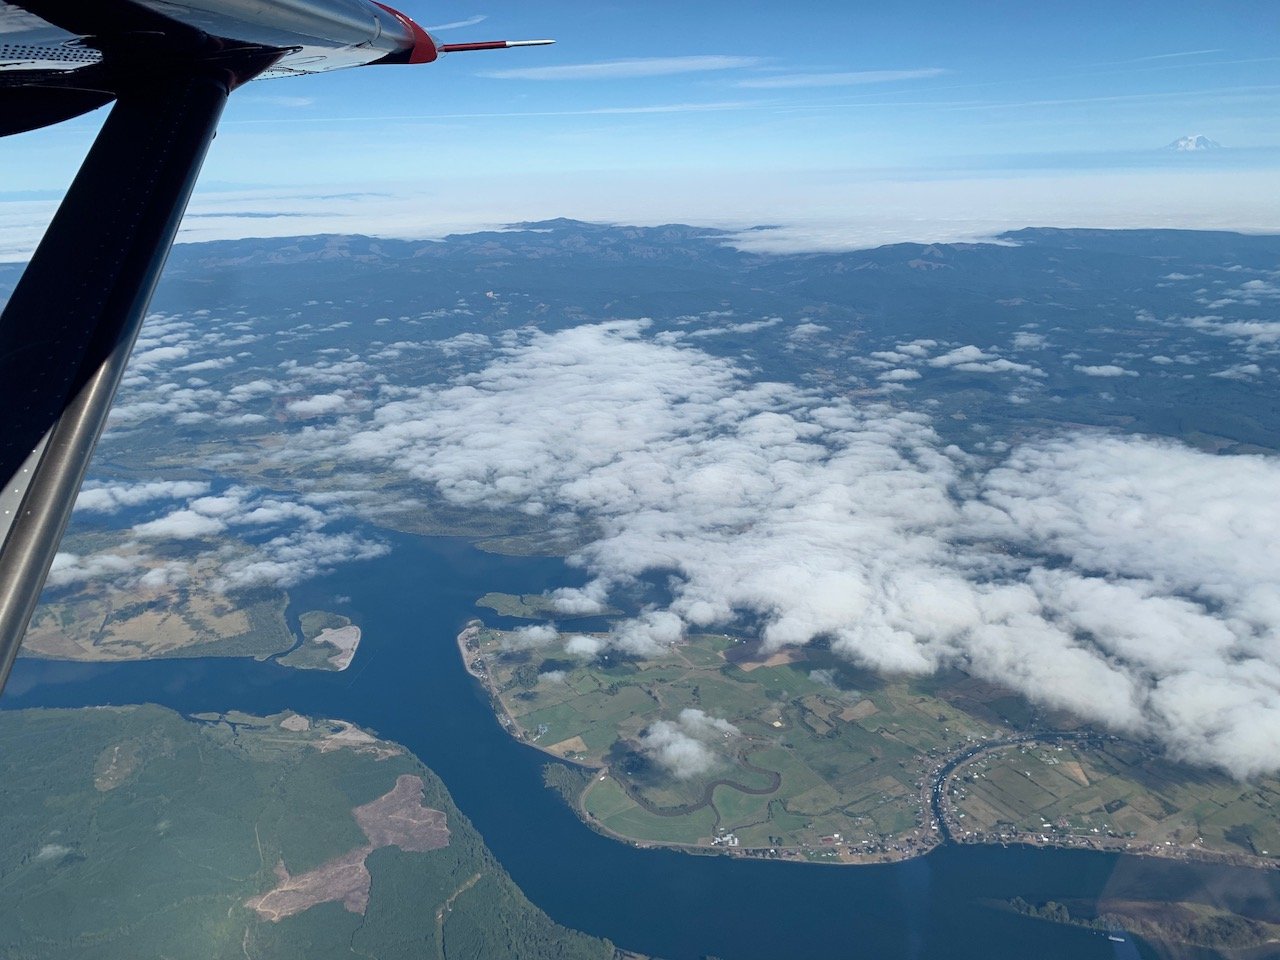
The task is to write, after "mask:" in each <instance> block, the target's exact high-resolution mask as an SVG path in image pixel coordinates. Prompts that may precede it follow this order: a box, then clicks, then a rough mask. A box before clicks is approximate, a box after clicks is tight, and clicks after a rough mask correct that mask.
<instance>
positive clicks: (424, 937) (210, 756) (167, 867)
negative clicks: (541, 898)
mask: <svg viewBox="0 0 1280 960" xmlns="http://www.w3.org/2000/svg"><path fill="white" fill-rule="evenodd" d="M402 780H407V781H409V782H410V787H411V789H410V793H411V794H418V788H419V787H420V796H419V797H417V798H416V799H414V800H413V804H412V805H413V807H414V808H415V809H416V808H417V807H418V804H421V805H422V806H423V807H426V808H430V810H436V811H441V812H442V813H443V818H442V819H443V823H444V824H445V825H447V828H448V835H447V838H446V841H445V842H446V843H447V845H445V846H438V845H437V847H436V848H432V849H421V850H419V851H418V852H407V851H406V850H405V849H403V848H402V847H401V846H397V845H396V844H395V843H390V844H388V843H387V842H385V841H382V840H379V841H378V842H376V843H375V842H373V836H374V834H367V831H366V828H365V827H364V826H363V825H362V824H361V823H359V822H357V820H356V817H355V813H354V811H355V809H356V808H360V807H362V806H364V805H368V804H370V803H371V802H377V801H378V800H379V798H382V799H384V800H385V799H386V796H387V795H388V793H389V792H393V791H394V790H395V789H398V788H399V787H398V785H399V784H400V782H401V781H402ZM0 802H3V804H4V808H5V816H4V818H3V819H2V820H0V956H3V957H5V958H6V960H28V958H31V960H35V958H47V957H84V958H115V957H120V958H130V960H132V958H135V957H167V958H174V960H179V958H192V960H197V958H199V960H207V958H224V957H225V958H241V960H242V958H244V957H246V956H250V957H271V958H299V960H303V958H305V960H320V958H326V957H335V958H336V957H350V956H352V955H353V954H354V955H358V956H377V957H384V958H393V957H404V958H415V960H416V958H430V957H435V958H453V957H458V958H466V957H476V956H484V957H510V958H513V960H514V958H521V960H523V958H529V957H532V958H546V960H550V958H553V957H554V958H570V960H579V958H580V960H607V958H611V957H612V956H613V955H614V951H613V948H612V947H611V945H609V944H608V943H607V942H605V941H601V940H596V939H594V938H590V937H587V936H584V935H582V934H578V933H575V932H573V931H571V930H567V929H565V928H563V927H560V926H557V925H556V924H554V923H553V922H552V921H551V920H550V919H548V918H547V917H546V916H545V915H544V914H543V913H542V912H541V911H539V910H538V909H537V908H535V907H534V906H533V905H532V904H530V903H529V902H528V901H527V900H526V899H525V898H524V896H523V894H521V892H520V891H519V889H518V888H516V886H515V885H514V883H512V881H511V880H510V878H509V877H508V876H507V875H506V873H505V872H504V871H503V870H502V868H501V866H499V865H498V863H497V862H496V861H495V860H494V859H493V857H492V855H491V854H490V853H489V852H488V851H487V850H486V849H485V847H484V845H483V843H482V841H481V840H480V837H479V835H478V834H477V833H476V832H475V830H474V829H473V828H472V827H471V825H470V824H469V823H468V822H467V821H466V820H465V819H464V818H463V817H462V816H461V814H459V813H458V811H457V809H456V808H455V807H454V806H453V803H452V801H451V800H450V799H449V796H448V794H447V793H446V792H445V790H444V787H443V785H442V784H441V783H440V781H439V780H438V779H437V778H436V777H435V776H434V775H433V774H432V773H431V772H430V771H429V770H427V769H426V768H425V767H423V766H422V764H421V763H420V762H419V761H418V760H417V759H415V758H414V757H413V756H412V755H411V754H409V753H408V752H407V751H405V750H403V749H402V748H399V747H397V746H396V745H394V744H389V743H386V742H383V741H378V740H376V739H374V738H373V737H371V736H369V735H368V734H365V733H363V732H362V731H359V730H357V729H356V728H354V727H351V726H350V725H349V724H345V723H341V722H333V721H316V722H305V721H304V719H303V718H301V717H297V716H295V715H285V714H282V715H280V716H276V717H271V718H265V719H264V718H256V717H247V716H241V715H237V716H230V717H218V716H208V717H205V718H203V719H201V720H184V719H183V718H181V717H180V716H179V715H177V714H176V713H173V712H171V711H169V710H166V709H163V708H160V707H154V706H142V707H124V708H99V709H82V710H30V711H10V712H0ZM428 812H429V811H428ZM433 816H439V815H438V814H436V815H433ZM387 822H388V823H392V821H391V820H388V821H387ZM399 842H400V843H404V841H399ZM410 846H412V844H410ZM365 850H368V851H370V852H368V853H367V855H365V856H364V864H365V868H366V869H367V871H368V874H369V877H370V882H369V883H368V884H367V885H366V891H365V896H366V898H367V902H366V903H365V905H364V906H363V909H360V910H352V909H350V908H348V907H347V906H345V905H344V904H343V903H341V902H336V901H334V900H328V901H325V900H324V899H323V898H322V897H321V898H317V899H316V902H315V903H314V904H305V905H303V906H302V907H300V908H298V910H297V911H296V912H293V913H291V914H289V915H287V916H285V917H284V918H283V919H281V920H279V921H278V922H273V921H272V920H271V919H268V918H265V917H264V916H263V915H261V914H260V913H258V912H255V910H254V909H251V908H250V906H249V901H251V900H252V899H253V898H255V897H258V896H260V895H262V894H264V893H267V892H269V891H272V890H273V889H275V888H276V887H277V885H278V884H279V883H280V882H281V881H280V879H279V878H278V876H277V874H276V872H275V871H276V869H277V865H278V864H279V865H281V867H282V868H283V869H285V870H287V872H288V874H289V875H291V876H292V877H295V878H296V877H299V875H304V874H308V873H310V874H311V875H316V874H324V872H325V871H326V870H327V869H330V868H331V866H332V864H334V863H335V862H336V861H340V860H341V859H342V858H343V857H344V855H347V856H349V855H351V853H352V851H356V852H357V854H360V853H362V852H363V851H365ZM451 898H453V899H452V908H451V910H447V911H443V910H442V909H441V908H442V907H443V906H444V905H445V903H446V902H447V901H450V899H451ZM438 911H440V912H439V914H438Z"/></svg>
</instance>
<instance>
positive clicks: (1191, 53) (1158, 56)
mask: <svg viewBox="0 0 1280 960" xmlns="http://www.w3.org/2000/svg"><path fill="white" fill-rule="evenodd" d="M1211 53H1222V48H1221V47H1213V48H1211V49H1209V50H1180V51H1179V52H1177V53H1154V54H1152V55H1151V56H1149V57H1134V58H1133V59H1131V60H1115V61H1112V62H1114V63H1150V62H1151V61H1152V60H1174V59H1177V58H1179V57H1204V56H1208V55H1209V54H1211Z"/></svg>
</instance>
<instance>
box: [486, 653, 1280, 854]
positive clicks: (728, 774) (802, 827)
mask: <svg viewBox="0 0 1280 960" xmlns="http://www.w3.org/2000/svg"><path fill="white" fill-rule="evenodd" d="M467 644H468V658H469V662H475V658H478V661H479V663H480V664H481V665H482V667H483V678H484V680H485V682H486V683H487V685H488V686H489V688H490V691H491V693H492V694H493V695H494V697H495V698H496V700H497V701H498V703H499V704H500V706H501V708H502V709H503V710H504V711H505V712H506V713H507V714H508V715H509V716H510V717H511V718H512V719H513V720H514V721H515V726H514V732H515V733H516V734H517V735H518V736H520V737H521V738H522V739H524V740H525V741H526V742H528V743H530V744H533V745H535V746H537V747H539V748H541V749H544V750H546V751H548V752H550V753H552V754H555V755H557V756H560V757H563V758H565V759H568V760H572V761H575V762H579V763H582V764H585V765H587V766H589V767H593V768H595V769H596V770H597V771H599V772H597V773H596V774H594V775H593V776H592V778H591V781H590V783H589V784H588V785H587V787H586V790H585V791H584V792H583V794H582V795H581V797H580V798H579V800H578V806H579V807H580V812H581V813H582V814H583V815H584V816H586V817H587V818H588V819H589V820H590V821H591V822H592V823H594V824H595V825H597V826H599V827H601V828H603V829H605V830H607V831H609V832H611V833H614V834H617V835H619V836H621V837H624V838H627V839H630V840H634V841H638V842H665V843H672V844H681V845H689V846H699V847H706V846H710V845H712V842H713V840H715V839H716V838H720V844H719V845H725V846H729V844H728V842H727V838H729V837H732V838H734V839H736V845H735V846H736V849H737V850H738V851H740V852H741V851H746V850H755V851H761V850H774V851H775V853H773V854H770V855H778V856H795V857H804V858H808V859H812V858H815V857H816V858H823V859H829V858H831V857H833V856H834V857H835V858H838V859H841V860H845V861H850V862H853V861H865V860H879V859H885V858H895V857H902V856H908V855H911V854H913V853H919V852H923V850H926V849H928V848H929V847H930V846H932V845H933V844H934V843H935V842H936V834H934V833H933V832H931V831H930V830H929V821H930V819H931V818H930V817H929V815H928V810H927V806H926V803H925V799H924V798H925V794H926V791H927V786H928V784H929V783H930V782H931V778H932V776H933V771H934V770H936V769H937V768H938V767H939V766H940V765H941V764H942V763H943V762H944V761H945V760H946V759H947V758H948V757H951V756H956V755H959V754H961V753H962V752H964V751H966V750H968V749H970V748H972V747H974V746H976V745H980V744H982V743H985V742H990V741H997V740H1003V739H1006V738H1009V737H1015V736H1019V735H1022V734H1026V733H1028V732H1035V731H1046V732H1047V731H1072V730H1081V731H1083V730H1086V729H1087V728H1084V727H1082V726H1081V725H1080V723H1079V721H1078V720H1076V719H1074V718H1072V717H1070V716H1067V715H1063V714H1057V713H1046V712H1044V711H1042V710H1039V709H1037V708H1036V707H1035V706H1034V705H1032V704H1030V703H1028V702H1027V701H1026V700H1025V699H1023V698H1021V697H1018V696H1016V695H1014V694H1012V693H1010V692H1009V691H1007V690H1005V689H1002V688H1000V687H997V686H994V685H992V684H989V683H984V682H981V681H977V680H975V679H973V678H971V677H969V676H967V675H965V674H963V673H960V672H958V671H951V672H949V673H945V674H941V675H937V676H930V677H923V678H909V677H880V676H876V675H874V674H871V673H868V672H866V671H861V670H858V669H857V668H855V667H854V666H852V665H851V664H849V663H847V662H844V661H842V660H840V659H838V658H837V657H835V656H833V655H832V654H831V653H830V652H829V651H827V650H824V649H822V648H821V647H819V646H811V647H806V648H803V649H798V650H792V651H783V652H782V653H780V654H775V655H773V656H772V657H770V655H769V653H768V652H766V651H762V650H759V649H758V648H756V647H754V646H752V645H751V644H750V643H747V642H745V641H742V640H738V639H735V638H732V637H728V636H724V635H698V636H692V637H689V638H688V639H687V640H686V641H684V642H682V643H681V644H680V645H678V646H677V647H675V648H673V649H672V650H671V651H670V652H669V653H667V654H665V655H663V656H660V657H658V658H655V659H648V660H642V659H628V658H619V656H618V655H617V654H616V653H615V654H611V655H609V656H608V657H606V658H602V659H600V660H596V661H583V660H578V659H573V658H570V657H567V656H565V655H563V654H559V655H555V656H546V655H545V654H544V653H543V652H541V651H538V650H527V649H518V644H516V643H514V642H512V640H511V639H509V635H508V634H504V633H503V632H501V631H495V630H487V629H477V630H476V631H475V633H474V634H473V635H471V637H470V639H469V640H468V641H467ZM688 710H696V711H701V712H702V714H703V715H705V716H706V717H708V718H713V719H716V720H720V721H726V722H727V723H728V724H731V725H732V728H731V729H732V730H733V732H732V734H728V735H726V734H725V733H724V732H723V731H722V730H721V729H720V728H717V729H716V730H715V731H713V732H711V733H707V731H702V733H701V740H700V743H701V746H696V747H693V748H689V747H688V744H687V743H686V742H684V741H683V740H682V741H681V743H682V744H683V747H684V748H685V749H694V750H695V751H697V752H698V753H699V756H701V757H702V758H703V759H704V760H706V761H707V762H706V763H702V764H700V765H699V766H698V769H696V770H690V769H677V768H675V767H673V766H671V765H670V763H669V762H668V761H667V760H665V759H664V754H663V753H662V750H661V747H660V746H659V745H656V741H655V740H654V739H653V731H654V730H655V729H658V728H662V727H664V725H665V726H667V727H669V728H670V729H674V730H676V731H677V733H676V734H674V735H673V736H676V737H677V739H679V738H680V737H681V736H685V737H687V736H688V735H689V731H688V730H684V731H683V733H681V732H680V723H681V717H682V712H684V711H688ZM695 733H697V731H695ZM693 739H699V737H698V736H693ZM601 777H603V779H601ZM948 783H949V786H950V794H949V795H950V798H951V802H952V808H951V813H952V817H951V819H950V820H949V822H951V825H952V828H953V832H954V834H955V835H956V837H957V838H959V839H962V840H966V839H967V840H1000V839H1010V838H1016V839H1022V840H1029V841H1031V842H1060V843H1075V844H1083V845H1091V844H1092V845H1109V846H1111V847H1112V848H1116V847H1120V848H1123V847H1124V845H1125V843H1129V844H1130V847H1131V848H1139V849H1146V850H1148V851H1150V852H1162V853H1170V852H1176V851H1180V850H1188V849H1198V850H1204V851H1211V852H1216V853H1220V854H1228V855H1247V856H1256V857H1261V858H1276V859H1280V783H1277V782H1276V781H1275V780H1273V779H1267V780H1259V781H1256V782H1254V783H1251V784H1240V783H1237V782H1235V781H1232V780H1230V779H1228V778H1226V777H1224V776H1221V775H1219V774H1215V773H1212V772H1210V771H1205V770H1201V769H1194V768H1190V767H1187V766H1183V765H1180V764H1176V763H1173V762H1171V761H1168V760H1164V759H1162V758H1160V757H1159V756H1157V755H1156V754H1155V753H1153V752H1152V750H1150V749H1149V748H1147V747H1145V746H1143V745H1140V744H1133V743H1126V742H1124V741H1119V740H1099V741H1098V743H1097V745H1092V744H1091V745H1085V744H1081V743H1073V744H1070V745H1063V746H1058V745H1057V744H1052V743H1033V744H1030V745H1023V746H1021V747H1008V748H1002V749H999V750H994V751H992V752H990V753H986V754H981V755H979V756H978V757H977V758H975V759H974V760H972V761H970V762H968V763H966V764H964V765H963V766H961V767H960V768H959V769H958V770H957V771H956V773H955V774H953V775H952V776H951V777H950V778H949V780H948ZM837 835H838V837H837ZM1041 835H1044V836H1045V838H1046V839H1045V840H1040V839H1039V838H1040V837H1041ZM1166 841H1167V843H1166ZM1157 845H1159V847H1160V849H1158V850H1157V849H1155V848H1156V846H1157ZM730 849H734V847H730Z"/></svg>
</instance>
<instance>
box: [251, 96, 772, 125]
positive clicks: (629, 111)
mask: <svg viewBox="0 0 1280 960" xmlns="http://www.w3.org/2000/svg"><path fill="white" fill-rule="evenodd" d="M771 105H772V104H771V102H769V101H764V102H761V101H759V100H714V101H710V102H708V103H653V104H647V105H642V106H634V107H591V108H587V109H584V110H533V111H521V112H510V113H418V114H402V115H399V116H348V117H290V118H287V119H280V118H272V119H271V120H228V121H227V125H230V124H260V123H271V124H277V123H371V122H378V123H388V122H408V121H431V120H485V119H491V118H501V119H504V120H508V119H519V118H520V117H533V118H544V117H613V116H629V115H643V114H652V113H715V112H718V111H724V110H759V109H761V108H763V107H768V106H771Z"/></svg>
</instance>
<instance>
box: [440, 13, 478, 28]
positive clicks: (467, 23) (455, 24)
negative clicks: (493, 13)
mask: <svg viewBox="0 0 1280 960" xmlns="http://www.w3.org/2000/svg"><path fill="white" fill-rule="evenodd" d="M488 19H489V17H488V15H487V14H483V13H481V14H478V15H476V16H474V17H467V19H465V20H453V21H451V22H449V23H439V24H436V25H435V26H434V27H427V30H429V31H435V30H461V29H462V28H463V27H474V26H475V25H476V24H477V23H484V22H485V21H486V20H488Z"/></svg>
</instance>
